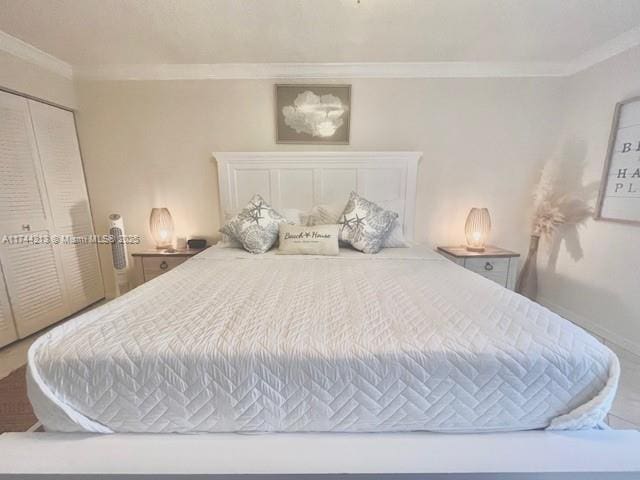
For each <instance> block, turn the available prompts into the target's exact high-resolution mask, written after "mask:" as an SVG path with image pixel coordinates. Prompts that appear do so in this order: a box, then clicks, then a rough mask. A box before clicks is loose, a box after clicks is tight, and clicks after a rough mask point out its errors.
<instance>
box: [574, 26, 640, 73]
mask: <svg viewBox="0 0 640 480" xmlns="http://www.w3.org/2000/svg"><path fill="white" fill-rule="evenodd" d="M638 45H640V26H638V27H636V28H633V29H631V30H628V31H626V32H625V33H623V34H621V35H618V36H617V37H614V38H612V39H611V40H609V41H608V42H605V43H603V44H602V45H600V46H598V47H595V48H592V49H591V50H589V51H587V52H585V53H583V54H582V55H580V56H578V57H576V58H574V59H573V60H572V61H570V62H569V63H568V64H567V67H566V70H565V72H564V73H565V75H567V76H570V75H575V74H576V73H579V72H581V71H583V70H586V69H587V68H590V67H593V66H594V65H597V64H598V63H602V62H604V61H605V60H608V59H610V58H611V57H615V56H616V55H619V54H620V53H623V52H626V51H627V50H630V49H632V48H634V47H637V46H638Z"/></svg>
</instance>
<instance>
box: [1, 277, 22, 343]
mask: <svg viewBox="0 0 640 480" xmlns="http://www.w3.org/2000/svg"><path fill="white" fill-rule="evenodd" d="M17 339H18V334H17V333H16V327H15V325H14V324H13V314H12V313H11V306H10V305H9V297H8V296H7V289H6V287H5V284H4V274H3V273H2V271H1V270H0V347H3V346H4V345H7V344H8V343H11V342H13V341H14V340H17Z"/></svg>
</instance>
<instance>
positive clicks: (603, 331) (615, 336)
mask: <svg viewBox="0 0 640 480" xmlns="http://www.w3.org/2000/svg"><path fill="white" fill-rule="evenodd" d="M536 301H537V302H538V303H539V304H541V305H544V306H545V307H547V308H548V309H549V310H551V311H553V312H555V313H557V314H558V315H560V316H562V317H564V318H566V319H567V320H569V321H571V322H573V323H575V324H576V325H578V326H580V327H582V328H584V329H585V330H589V332H591V333H594V334H596V335H598V336H599V337H602V338H604V340H605V341H606V342H608V343H613V344H614V345H617V346H618V347H620V348H624V349H625V350H628V351H629V352H631V353H633V354H635V355H640V345H636V344H635V343H634V342H630V341H629V340H627V339H626V338H625V337H624V336H622V335H620V334H619V333H616V332H613V331H611V330H609V329H608V328H604V327H602V326H601V325H598V324H597V323H594V322H593V321H592V320H590V319H588V318H586V317H584V316H583V315H580V314H578V313H575V312H573V311H571V310H569V309H567V308H565V307H562V306H560V305H558V304H557V303H554V302H552V301H550V300H548V299H546V298H540V297H538V298H537V299H536Z"/></svg>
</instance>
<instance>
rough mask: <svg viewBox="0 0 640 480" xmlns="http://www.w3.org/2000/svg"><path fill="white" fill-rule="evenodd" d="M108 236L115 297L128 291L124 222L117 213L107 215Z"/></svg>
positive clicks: (127, 258) (127, 260) (127, 261)
mask: <svg viewBox="0 0 640 480" xmlns="http://www.w3.org/2000/svg"><path fill="white" fill-rule="evenodd" d="M109 235H111V240H112V242H111V257H112V258H111V260H112V262H113V274H114V277H115V282H116V284H115V287H116V296H118V297H119V296H120V295H122V294H123V293H126V292H128V291H129V278H128V275H127V266H128V265H129V257H128V255H127V244H126V243H125V241H124V222H123V221H122V216H121V215H120V214H118V213H112V214H111V215H109Z"/></svg>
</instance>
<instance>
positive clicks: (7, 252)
mask: <svg viewBox="0 0 640 480" xmlns="http://www.w3.org/2000/svg"><path fill="white" fill-rule="evenodd" d="M50 223H51V219H50V218H49V211H48V205H47V202H46V196H45V192H44V183H43V181H42V171H41V169H40V162H39V158H38V153H37V147H36V143H35V139H34V136H33V127H32V124H31V118H30V115H29V107H28V103H27V100H26V99H24V98H22V97H19V96H16V95H11V94H9V93H5V92H0V238H1V239H2V242H1V243H0V264H1V265H2V271H3V273H4V282H5V284H6V289H7V292H8V294H9V299H10V303H11V307H12V311H13V315H14V323H15V326H16V330H17V332H18V335H19V336H20V337H24V336H26V335H29V334H30V333H33V332H35V331H37V330H39V329H41V328H44V327H45V326H47V325H49V324H51V323H53V322H55V321H58V320H60V319H61V318H63V317H64V316H65V315H66V314H67V313H68V311H69V308H68V302H67V299H66V294H65V291H64V287H63V279H62V277H61V271H62V265H61V262H60V257H59V255H58V253H57V252H56V251H55V249H54V248H53V246H52V245H51V244H46V243H39V244H35V243H30V242H28V241H22V242H21V237H20V236H21V235H32V236H33V237H31V238H32V239H34V238H38V237H41V238H42V237H46V236H47V235H48V234H49V233H50ZM0 301H1V300H0Z"/></svg>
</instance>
